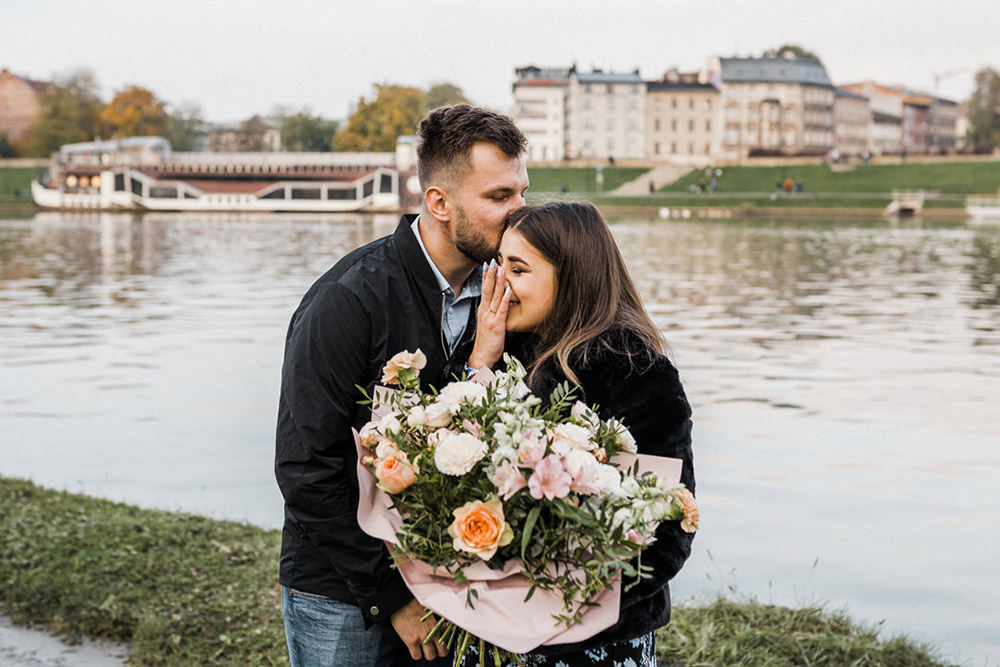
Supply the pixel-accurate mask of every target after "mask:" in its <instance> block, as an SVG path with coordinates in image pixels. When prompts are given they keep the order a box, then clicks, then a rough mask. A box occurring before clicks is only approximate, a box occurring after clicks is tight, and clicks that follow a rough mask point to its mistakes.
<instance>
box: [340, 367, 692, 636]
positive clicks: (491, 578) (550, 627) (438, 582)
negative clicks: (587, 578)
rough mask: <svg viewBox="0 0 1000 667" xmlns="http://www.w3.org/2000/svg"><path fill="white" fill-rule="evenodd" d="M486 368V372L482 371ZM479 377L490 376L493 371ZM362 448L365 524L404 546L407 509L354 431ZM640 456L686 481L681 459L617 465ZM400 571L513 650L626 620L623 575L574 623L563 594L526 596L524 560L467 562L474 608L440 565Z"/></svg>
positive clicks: (402, 564)
mask: <svg viewBox="0 0 1000 667" xmlns="http://www.w3.org/2000/svg"><path fill="white" fill-rule="evenodd" d="M481 374H482V373H480V375H481ZM476 379H477V380H480V381H488V378H487V377H484V378H482V379H480V378H479V377H478V375H477V376H476ZM384 389H385V388H383V387H377V388H376V400H375V403H376V405H375V408H376V409H375V413H376V414H377V413H379V412H382V410H380V409H379V408H380V407H381V406H379V403H381V401H380V400H379V398H380V396H379V394H380V393H382V392H381V391H379V390H384ZM354 440H355V445H356V446H357V450H358V490H359V494H360V495H359V499H358V524H359V525H360V526H361V529H362V530H364V531H365V533H367V534H368V535H371V536H372V537H376V538H378V539H381V540H384V541H385V542H386V543H388V544H389V545H396V544H398V541H397V539H396V532H397V530H398V529H399V527H400V526H401V525H402V523H403V520H402V517H400V515H399V512H397V511H396V510H394V509H390V508H391V506H392V499H391V498H390V497H389V494H387V493H386V492H384V491H383V490H382V489H380V488H379V487H378V486H377V484H376V480H375V477H374V475H372V474H371V471H369V470H368V469H367V468H365V467H364V465H363V464H362V463H361V461H362V459H363V458H364V457H366V456H371V455H372V452H371V451H370V450H368V449H367V448H366V447H364V446H363V445H362V444H361V441H360V439H359V438H358V434H357V432H356V431H355V433H354ZM635 460H638V461H639V470H640V472H642V471H646V470H649V471H651V472H653V473H655V474H656V475H658V476H660V477H662V478H663V479H666V480H670V481H671V482H674V483H676V482H677V481H679V480H680V475H681V463H682V462H681V460H680V459H671V458H665V457H660V456H647V455H645V454H639V455H633V454H620V455H619V456H617V457H616V458H615V461H614V462H615V464H616V465H618V466H619V467H620V468H621V469H623V470H624V469H626V467H631V465H632V463H633V462H634V461H635ZM397 565H398V568H399V571H400V574H401V575H402V576H403V580H404V581H405V582H406V585H407V587H409V589H410V591H411V592H412V593H413V597H415V598H416V599H417V600H418V601H419V602H420V604H422V605H424V606H425V607H427V608H428V609H431V610H432V611H434V613H436V614H437V615H438V616H442V617H444V618H447V619H448V620H449V621H451V622H452V623H454V624H455V625H457V626H459V627H460V628H462V629H464V630H468V631H469V632H471V633H472V634H474V635H475V636H477V637H482V638H483V639H485V640H486V641H488V642H490V643H491V644H494V645H496V646H499V647H500V648H502V649H505V650H507V651H511V652H513V653H528V652H529V651H531V650H533V649H535V648H537V647H538V646H541V645H543V644H568V643H573V642H578V641H582V640H584V639H587V638H589V637H592V636H593V635H595V634H597V633H598V632H600V631H601V630H604V629H606V628H609V627H611V626H612V625H614V624H615V623H616V622H617V621H618V610H619V607H620V600H621V583H620V582H619V581H615V582H614V583H613V585H612V587H611V589H610V590H606V591H604V592H603V593H602V594H601V595H599V596H598V597H597V599H596V600H595V601H596V602H597V606H593V607H589V608H587V609H586V610H585V613H584V616H583V622H582V623H579V624H577V625H574V626H572V627H570V628H566V627H565V626H563V625H561V624H558V623H557V621H556V620H555V619H554V618H553V615H554V614H559V613H562V612H563V605H562V597H561V596H560V595H558V594H556V593H553V592H548V591H544V590H541V589H537V590H536V591H535V593H534V595H532V597H531V599H530V600H528V601H527V602H525V601H524V598H525V596H526V595H527V594H528V589H529V588H530V587H531V584H530V583H529V582H528V580H527V579H526V578H525V577H524V576H522V575H521V574H518V572H519V571H520V570H521V567H522V565H521V562H520V561H519V560H517V559H515V560H512V561H510V562H508V563H507V564H506V566H505V567H504V569H503V570H493V569H490V568H489V567H488V566H487V565H486V564H485V563H476V564H474V565H471V566H469V567H466V568H465V574H466V576H467V577H468V579H469V581H470V582H471V584H470V585H471V586H472V587H473V588H474V589H475V590H476V591H477V592H478V593H479V597H478V599H475V598H474V601H473V605H474V608H472V607H469V606H468V604H467V602H466V601H467V590H466V586H465V585H464V584H456V583H455V582H454V580H453V579H452V577H451V575H450V574H448V573H447V572H442V573H441V574H434V572H433V570H432V568H431V567H430V566H429V565H428V564H426V563H424V562H422V561H417V560H409V559H408V560H400V561H399V562H398V563H397Z"/></svg>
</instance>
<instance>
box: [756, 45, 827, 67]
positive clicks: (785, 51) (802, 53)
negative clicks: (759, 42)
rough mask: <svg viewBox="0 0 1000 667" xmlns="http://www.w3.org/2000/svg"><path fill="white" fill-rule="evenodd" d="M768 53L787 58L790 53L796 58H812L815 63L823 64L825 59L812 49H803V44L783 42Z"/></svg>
mask: <svg viewBox="0 0 1000 667" xmlns="http://www.w3.org/2000/svg"><path fill="white" fill-rule="evenodd" d="M768 53H771V54H773V55H774V57H776V58H787V57H788V56H789V55H791V56H794V57H795V58H798V59H799V60H811V61H813V62H814V63H819V64H820V65H822V64H823V61H822V60H820V58H819V56H817V55H816V54H815V53H813V52H812V51H807V50H806V49H803V48H802V47H801V46H798V45H797V44H782V45H781V46H779V47H778V48H777V49H775V50H774V51H771V52H768Z"/></svg>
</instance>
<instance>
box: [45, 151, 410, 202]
mask: <svg viewBox="0 0 1000 667" xmlns="http://www.w3.org/2000/svg"><path fill="white" fill-rule="evenodd" d="M414 181H415V175H414V174H413V170H412V169H409V170H401V169H399V168H397V155H396V154H395V153H172V152H171V150H170V144H169V143H168V142H167V141H166V140H165V139H162V138H160V137H132V138H129V139H121V140H113V141H97V142H87V143H84V144H70V145H67V146H63V147H62V149H60V151H59V153H57V154H56V155H54V156H53V164H52V167H51V169H50V174H49V177H48V178H46V179H44V181H39V180H37V179H36V180H35V181H33V182H32V184H31V193H32V196H33V198H34V200H35V204H36V205H38V206H39V207H41V208H48V209H76V210H81V209H88V210H145V211H239V212H272V211H290V212H344V211H395V210H399V209H400V208H403V207H404V206H407V205H412V203H413V202H412V201H410V200H411V199H412V198H413V194H414V192H413V190H414V189H415V188H414ZM416 190H417V191H419V188H418V187H417V188H416Z"/></svg>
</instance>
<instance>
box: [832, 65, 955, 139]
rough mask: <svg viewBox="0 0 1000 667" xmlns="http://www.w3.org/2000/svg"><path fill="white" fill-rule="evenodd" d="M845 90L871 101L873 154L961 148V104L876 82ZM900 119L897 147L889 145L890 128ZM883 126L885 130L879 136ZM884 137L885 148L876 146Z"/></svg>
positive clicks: (849, 85)
mask: <svg viewBox="0 0 1000 667" xmlns="http://www.w3.org/2000/svg"><path fill="white" fill-rule="evenodd" d="M842 88H845V89H846V90H849V91H851V92H853V93H857V94H859V95H864V96H865V97H868V98H869V99H870V101H871V107H872V115H873V128H872V141H873V145H872V152H873V153H876V154H879V153H899V152H904V151H905V152H906V153H911V154H922V153H950V152H954V151H955V150H956V149H957V145H958V128H957V125H958V116H959V109H958V104H956V103H955V102H953V101H951V100H946V99H943V98H939V97H936V96H934V95H930V94H927V93H921V92H918V91H914V90H910V89H907V88H905V87H904V86H901V85H892V86H889V85H884V84H879V83H876V82H874V81H861V82H858V83H850V84H845V85H844V86H842ZM893 118H898V119H899V126H900V140H899V143H898V145H896V146H892V145H889V143H888V137H889V132H888V130H889V125H890V124H891V123H890V121H891V122H892V123H894V122H895V121H894V120H892V119H893ZM880 121H881V123H882V124H883V125H884V126H885V127H883V128H880V129H881V130H884V131H882V132H878V133H876V131H875V129H876V126H878V125H879V124H880ZM876 134H879V135H881V136H882V140H883V142H884V144H885V145H881V146H880V145H879V144H878V142H876V140H875V137H876Z"/></svg>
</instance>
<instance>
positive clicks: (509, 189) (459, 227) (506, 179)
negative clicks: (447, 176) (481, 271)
mask: <svg viewBox="0 0 1000 667" xmlns="http://www.w3.org/2000/svg"><path fill="white" fill-rule="evenodd" d="M469 165H470V170H469V173H468V174H466V176H465V179H464V180H463V181H462V182H461V184H460V185H459V186H458V187H455V188H453V189H452V190H451V195H452V197H453V200H454V204H455V214H454V215H453V216H452V218H451V223H450V229H449V231H450V232H451V240H452V242H453V243H454V244H455V247H456V248H458V249H459V251H461V252H462V254H464V255H465V256H466V257H468V258H469V259H471V260H473V261H475V262H477V263H479V262H488V261H489V260H490V259H492V258H494V257H496V254H497V249H498V248H499V247H500V234H501V233H502V232H503V223H504V220H506V219H507V216H508V215H510V214H511V213H513V212H514V211H516V210H517V209H519V208H521V207H522V206H524V193H525V191H526V190H527V189H528V168H527V165H526V163H525V160H524V158H523V157H519V158H510V157H508V156H507V155H505V154H504V152H503V151H501V150H500V149H499V148H497V147H496V146H494V145H493V144H486V143H478V144H475V145H474V146H473V147H472V150H471V151H470V152H469Z"/></svg>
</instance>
